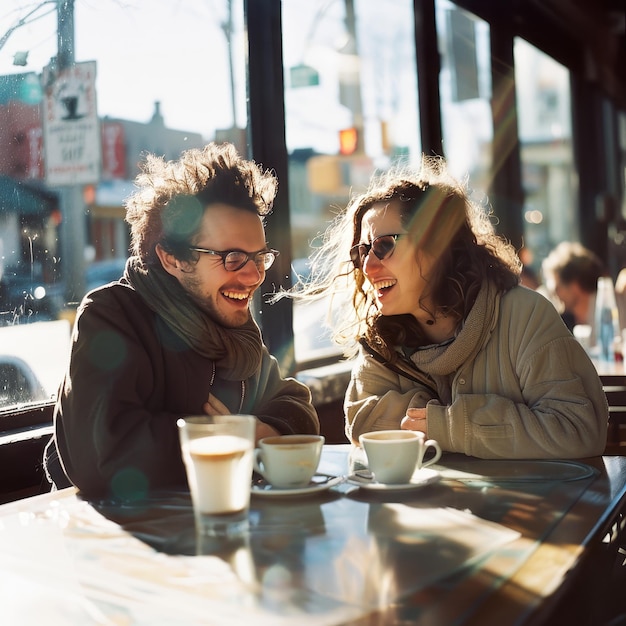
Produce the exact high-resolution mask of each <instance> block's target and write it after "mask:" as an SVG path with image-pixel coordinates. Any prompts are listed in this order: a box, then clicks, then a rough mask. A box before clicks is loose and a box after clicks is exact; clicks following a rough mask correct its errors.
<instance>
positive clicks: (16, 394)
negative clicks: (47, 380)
mask: <svg viewBox="0 0 626 626" xmlns="http://www.w3.org/2000/svg"><path fill="white" fill-rule="evenodd" d="M40 400H48V394H47V393H46V390H45V389H44V387H43V385H42V384H41V382H40V381H39V378H37V375H36V374H35V372H33V370H32V368H31V367H30V365H28V363H26V361H24V360H23V359H21V358H20V357H17V356H13V355H8V354H2V355H0V407H5V406H8V405H10V404H21V403H23V402H37V401H40Z"/></svg>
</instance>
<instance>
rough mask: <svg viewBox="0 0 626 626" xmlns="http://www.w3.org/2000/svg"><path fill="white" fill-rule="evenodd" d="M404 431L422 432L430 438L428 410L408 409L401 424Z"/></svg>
mask: <svg viewBox="0 0 626 626" xmlns="http://www.w3.org/2000/svg"><path fill="white" fill-rule="evenodd" d="M400 428H402V429H403V430H420V431H422V432H423V433H424V434H425V435H427V436H428V433H427V432H426V409H425V408H424V409H407V410H406V415H405V416H404V417H403V418H402V421H401V422H400Z"/></svg>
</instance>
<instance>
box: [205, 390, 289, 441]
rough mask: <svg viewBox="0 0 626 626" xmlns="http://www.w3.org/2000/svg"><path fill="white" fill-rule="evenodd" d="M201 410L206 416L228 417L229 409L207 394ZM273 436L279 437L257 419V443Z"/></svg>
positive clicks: (276, 432) (270, 427) (274, 430)
mask: <svg viewBox="0 0 626 626" xmlns="http://www.w3.org/2000/svg"><path fill="white" fill-rule="evenodd" d="M202 408H203V409H204V412H205V413H206V414H207V415H230V409H229V408H228V407H227V406H226V405H225V404H224V403H223V402H220V401H219V400H218V399H217V398H216V397H215V396H214V395H213V394H212V393H210V394H209V399H208V400H207V401H206V402H205V403H204V406H203V407H202ZM274 435H280V433H279V432H278V431H277V430H276V429H275V428H273V427H272V426H269V425H268V424H266V423H265V422H262V421H261V420H260V419H258V418H257V421H256V434H255V440H256V441H258V440H259V439H263V437H273V436H274Z"/></svg>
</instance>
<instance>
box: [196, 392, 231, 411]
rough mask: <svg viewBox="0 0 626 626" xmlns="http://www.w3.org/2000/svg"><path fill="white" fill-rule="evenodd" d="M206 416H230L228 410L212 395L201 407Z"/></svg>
mask: <svg viewBox="0 0 626 626" xmlns="http://www.w3.org/2000/svg"><path fill="white" fill-rule="evenodd" d="M202 408H203V409H204V412H205V413H206V414H207V415H230V413H231V411H230V409H229V408H228V407H227V406H226V405H225V404H224V403H223V402H220V401H219V400H218V399H217V398H216V397H215V396H214V395H213V394H212V393H210V394H209V399H208V400H207V401H206V402H205V403H204V406H203V407H202Z"/></svg>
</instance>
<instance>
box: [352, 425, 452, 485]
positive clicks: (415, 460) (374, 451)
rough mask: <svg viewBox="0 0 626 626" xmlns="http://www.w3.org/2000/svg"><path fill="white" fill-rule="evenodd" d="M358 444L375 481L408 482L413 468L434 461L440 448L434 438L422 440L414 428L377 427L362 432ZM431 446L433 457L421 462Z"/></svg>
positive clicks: (422, 437) (422, 435) (439, 455)
mask: <svg viewBox="0 0 626 626" xmlns="http://www.w3.org/2000/svg"><path fill="white" fill-rule="evenodd" d="M359 443H360V444H361V447H362V448H363V449H364V450H365V454H366V456H367V464H368V466H369V469H370V471H371V472H372V474H373V475H374V479H375V480H376V481H377V482H379V483H389V484H402V483H408V482H410V480H411V476H412V475H413V473H414V472H415V471H416V470H420V469H422V468H424V467H427V466H429V465H432V464H433V463H436V462H437V461H438V460H439V459H440V458H441V447H440V446H439V444H438V443H437V442H436V441H435V440H434V439H428V440H427V439H426V435H424V433H423V432H421V431H416V430H379V431H374V432H369V433H364V434H362V435H361V436H360V437H359ZM430 448H432V449H433V450H434V451H435V453H434V456H433V457H431V458H429V459H428V460H427V461H424V456H425V455H426V452H427V451H428V450H429V449H430Z"/></svg>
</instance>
